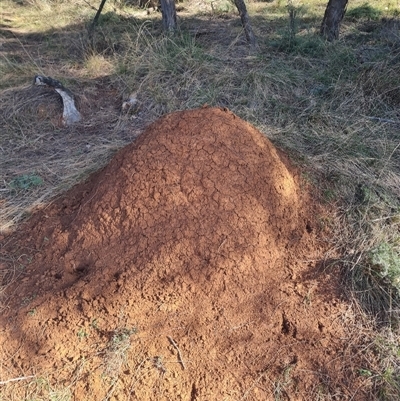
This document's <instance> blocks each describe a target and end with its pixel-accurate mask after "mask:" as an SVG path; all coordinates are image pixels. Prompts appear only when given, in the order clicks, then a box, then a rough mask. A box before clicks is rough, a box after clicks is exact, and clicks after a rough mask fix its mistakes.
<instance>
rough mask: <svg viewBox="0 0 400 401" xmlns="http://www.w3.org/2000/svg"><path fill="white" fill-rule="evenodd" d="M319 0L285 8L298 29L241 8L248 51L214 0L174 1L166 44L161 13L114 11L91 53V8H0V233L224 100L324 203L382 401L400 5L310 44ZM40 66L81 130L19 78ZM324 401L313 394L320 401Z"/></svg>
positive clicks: (397, 181)
mask: <svg viewBox="0 0 400 401" xmlns="http://www.w3.org/2000/svg"><path fill="white" fill-rule="evenodd" d="M325 3H326V1H317V0H310V1H304V2H302V3H301V4H300V2H297V3H296V2H293V4H294V7H296V9H297V14H296V20H295V21H293V22H294V24H289V18H288V14H287V9H286V2H285V1H274V2H266V3H250V4H249V9H250V11H251V14H252V16H253V19H252V21H253V24H254V29H255V32H256V34H257V36H258V41H259V45H260V49H259V51H258V52H257V53H252V52H250V51H249V49H248V47H247V44H246V43H245V38H244V35H243V33H242V30H241V27H240V21H239V20H238V18H237V16H236V15H235V14H234V13H233V9H232V8H231V7H229V6H228V5H226V4H225V3H224V2H222V1H218V2H213V8H211V3H208V2H194V1H192V2H189V3H183V7H184V11H182V12H180V14H179V15H180V26H181V32H179V33H178V34H177V35H176V36H175V37H165V36H163V35H162V33H161V30H160V29H161V25H160V16H159V14H157V13H155V14H151V15H147V13H146V12H145V11H143V10H138V9H134V8H129V7H127V6H124V5H123V4H122V2H115V3H111V2H110V3H109V4H108V5H107V6H106V9H105V10H104V12H103V16H102V18H101V19H100V24H99V26H98V28H97V30H96V34H95V38H94V43H93V47H91V46H89V44H88V42H87V34H86V29H85V27H86V25H87V24H88V22H89V21H90V18H92V17H93V15H94V10H93V9H92V8H90V7H89V6H88V3H87V2H85V1H83V0H82V1H78V0H74V1H73V2H57V1H44V0H32V1H21V4H22V5H19V4H18V3H16V2H11V1H5V2H2V4H1V5H0V14H1V15H2V17H3V20H4V27H3V28H1V31H0V41H1V45H2V47H1V48H0V88H1V89H2V91H1V92H0V126H1V131H0V152H1V158H0V196H1V199H0V205H1V214H0V230H1V231H2V232H9V231H11V230H13V229H15V228H16V227H17V224H18V223H19V222H21V221H22V220H23V219H24V218H25V217H26V216H27V215H29V213H31V212H32V210H34V209H35V208H36V207H44V206H45V205H46V204H48V202H50V201H51V199H52V198H53V197H55V196H57V195H59V194H61V193H62V192H63V191H65V190H66V189H67V188H69V187H71V186H72V185H74V184H75V183H77V182H80V181H81V180H83V179H84V178H85V177H86V176H87V175H88V174H89V173H90V172H92V171H94V170H97V169H99V168H101V167H102V166H104V165H105V164H106V163H107V162H108V160H109V159H110V157H111V156H112V155H113V154H114V152H115V151H116V150H118V149H119V148H121V147H123V146H124V145H126V144H127V143H129V142H131V141H132V140H134V139H135V138H136V136H137V135H139V134H140V132H141V131H142V130H143V128H144V127H145V126H146V125H147V124H148V123H150V122H152V121H154V120H155V119H156V118H157V117H159V116H161V115H163V114H165V113H168V112H172V111H174V110H181V109H188V108H194V107H199V106H201V105H203V104H205V103H207V104H209V105H217V106H223V107H228V108H229V109H231V110H232V111H233V112H235V113H236V114H238V115H239V116H240V117H242V118H244V119H246V120H247V121H250V122H251V123H253V124H254V125H255V126H257V127H258V128H259V129H260V130H261V131H263V132H264V133H265V134H266V135H267V136H268V137H270V138H271V139H272V141H273V142H274V143H275V144H276V145H278V146H279V147H281V148H284V149H285V150H286V152H287V153H289V154H290V155H291V157H292V159H293V160H294V161H295V162H296V163H297V164H299V165H301V166H302V168H303V171H304V174H305V175H307V177H308V179H309V180H311V181H312V182H313V183H314V184H315V186H316V187H317V188H318V190H319V192H320V194H321V198H322V199H323V200H324V201H325V202H326V203H331V204H334V205H335V206H336V210H337V211H338V212H337V215H336V216H332V220H331V222H330V223H329V224H331V225H332V226H333V227H335V233H336V235H335V237H334V238H332V249H335V252H336V251H337V250H339V251H340V253H341V255H343V257H342V258H341V260H340V261H336V263H341V264H342V266H344V269H345V271H346V273H347V277H348V280H347V284H348V285H349V287H351V288H352V290H353V294H356V295H357V299H358V302H360V301H361V303H360V305H363V307H364V309H363V310H362V311H361V310H360V313H368V314H369V316H370V318H371V316H372V317H373V318H374V319H375V321H376V322H377V323H379V324H380V325H381V326H382V325H383V326H384V327H385V328H384V329H378V328H376V327H375V328H366V326H365V324H366V323H365V322H363V325H362V326H360V330H361V331H362V330H365V332H368V335H367V334H366V335H365V336H366V338H371V332H372V333H375V335H376V339H375V340H373V341H372V342H371V341H370V342H369V343H368V344H366V345H365V347H366V349H368V350H370V349H372V348H373V349H374V350H375V351H376V352H377V353H378V354H379V355H380V356H381V358H377V360H373V361H372V360H371V361H366V366H367V365H368V363H369V365H368V366H374V367H375V368H374V369H375V371H372V370H371V369H372V368H368V367H365V368H363V369H365V372H364V371H363V374H365V375H366V377H367V378H368V380H370V381H372V382H373V383H374V386H375V389H376V394H378V395H380V396H381V395H382V399H388V400H395V399H398V397H399V394H400V389H399V387H400V383H399V380H398V377H399V371H400V366H399V364H400V363H399V349H400V346H399V344H398V341H397V340H396V339H395V333H397V332H398V322H399V311H400V302H399V298H400V294H399V287H396V280H397V279H398V278H399V277H400V266H394V265H392V264H393V263H392V262H391V261H392V260H395V262H394V263H396V259H393V257H392V256H393V255H399V251H400V130H399V127H400V115H399V112H398V106H399V104H400V81H399V78H398V77H399V76H400V75H399V73H400V51H399V49H400V37H399V35H398V28H399V22H398V20H396V19H393V17H394V16H396V15H398V13H399V11H400V10H399V8H398V4H397V1H386V2H384V3H385V5H383V4H381V3H382V2H379V1H370V2H369V4H370V5H371V7H372V8H373V9H372V11H371V12H372V14H370V15H367V16H365V15H364V14H362V13H364V12H365V10H364V9H362V10H360V7H361V6H362V4H363V2H362V1H353V2H352V3H351V5H350V7H349V11H352V13H351V14H350V15H351V18H348V19H345V21H344V24H343V27H342V39H341V41H339V42H338V43H332V44H328V43H324V42H323V41H321V40H320V38H318V37H317V36H316V35H315V31H316V29H317V28H318V26H319V23H320V20H321V18H322V13H323V11H324V6H325ZM385 7H387V8H385ZM367 11H368V10H367ZM54 13H57V15H59V16H61V17H60V18H57V19H55V18H51V16H52V15H54ZM374 15H378V16H379V18H378V19H376V18H375V17H373V16H374ZM371 16H372V17H371ZM382 17H385V18H386V20H381V19H380V18H382ZM290 27H291V28H290ZM293 27H294V28H293ZM293 29H294V31H293ZM291 30H292V31H291ZM60 44H61V45H60ZM37 73H40V74H43V75H49V76H53V77H54V78H57V79H59V80H61V81H62V82H63V83H65V85H66V86H67V87H68V88H69V89H71V90H72V91H73V92H74V93H75V94H76V95H77V96H78V101H79V107H80V110H81V112H82V114H83V116H84V119H83V121H82V123H80V124H78V125H76V126H74V127H70V128H65V127H62V126H61V124H60V113H61V103H60V101H59V99H58V97H57V95H56V94H55V93H53V92H48V91H46V90H41V89H40V88H37V87H32V85H31V82H32V79H33V76H34V75H35V74H37ZM132 92H135V93H137V96H138V100H139V104H140V106H139V109H138V110H137V111H135V112H134V113H133V114H123V113H121V104H122V100H123V99H124V98H125V97H127V96H128V95H129V94H130V93H132ZM382 244H387V245H388V247H386V248H382V246H381V245H382ZM377 252H378V253H379V252H381V253H382V255H383V256H382V255H381V256H382V257H381V259H380V260H381V261H382V262H380V263H376V259H373V255H376V253H377ZM385 253H386V254H385ZM374 260H375V262H373V261H374ZM18 265H19V263H18V261H16V262H15V266H16V267H15V270H14V271H12V272H9V271H2V275H3V276H4V277H3V279H4V278H6V280H3V282H7V281H9V280H10V279H11V278H12V277H15V275H16V274H18ZM385 269H386V270H387V271H389V270H390V271H391V272H392V273H390V274H386V275H385V274H384V272H385V271H386V270H385ZM0 295H1V293H0ZM379 324H378V326H379ZM373 330H376V331H373ZM375 351H374V352H375ZM360 369H361V368H360ZM368 372H369V373H368ZM316 394H317V393H316ZM324 397H325V398H318V399H330V398H329V395H327V394H326V395H324ZM316 399H317V398H316Z"/></svg>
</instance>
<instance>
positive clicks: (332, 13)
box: [320, 0, 348, 42]
mask: <svg viewBox="0 0 400 401" xmlns="http://www.w3.org/2000/svg"><path fill="white" fill-rule="evenodd" d="M347 3H348V0H329V2H328V5H327V6H326V10H325V15H324V19H323V20H322V24H321V29H320V34H321V35H322V36H323V37H324V38H325V39H327V40H329V42H332V41H333V40H337V39H339V29H340V24H341V22H342V19H343V17H344V14H345V12H346V8H347Z"/></svg>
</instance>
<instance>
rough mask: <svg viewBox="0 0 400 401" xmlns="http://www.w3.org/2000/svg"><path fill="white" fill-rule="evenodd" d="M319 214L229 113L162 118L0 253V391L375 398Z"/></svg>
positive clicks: (295, 177) (271, 153)
mask: <svg viewBox="0 0 400 401" xmlns="http://www.w3.org/2000/svg"><path fill="white" fill-rule="evenodd" d="M318 204H319V203H318V202H316V201H315V200H314V199H313V197H312V195H311V190H310V188H309V187H308V185H307V184H306V183H305V182H303V181H302V180H301V178H300V175H299V173H298V172H297V171H296V170H295V169H294V168H293V167H291V166H290V164H289V162H288V161H287V160H286V158H285V157H284V156H283V155H282V154H280V153H279V152H278V151H277V150H276V149H275V148H274V146H273V145H272V144H271V142H270V141H269V140H268V139H266V137H265V136H264V135H263V134H261V133H260V132H259V131H257V130H256V129H255V128H254V127H252V126H251V125H249V124H248V123H246V122H244V121H243V120H241V119H240V118H239V117H237V116H235V115H234V114H232V113H231V112H229V111H228V110H226V109H215V108H208V107H205V108H201V109H196V110H192V111H185V112H177V113H173V114H169V115H166V116H165V117H163V118H161V119H160V120H157V121H156V122H155V123H153V124H152V125H150V126H149V127H148V128H147V129H146V131H145V132H144V133H143V134H142V135H140V136H139V138H138V139H137V140H136V141H135V142H133V143H132V144H130V145H128V146H126V147H124V148H123V149H122V150H120V151H119V152H118V153H117V154H116V155H115V156H114V158H113V159H112V160H111V162H110V163H109V164H108V165H107V166H106V167H105V168H103V169H102V170H100V171H98V172H96V173H94V174H93V175H91V176H90V177H89V179H87V180H86V181H85V182H83V183H81V184H79V185H77V186H75V187H74V188H72V189H71V190H69V191H68V192H67V193H65V194H64V195H63V196H61V197H59V198H58V199H56V200H55V201H53V202H52V203H51V204H50V205H48V206H46V207H45V208H43V209H42V210H39V211H37V212H36V213H35V214H34V215H33V216H32V217H31V218H30V219H29V220H28V221H26V222H25V223H23V225H22V226H21V227H20V228H19V229H18V230H17V232H15V233H13V234H11V235H9V236H5V237H3V238H2V242H3V248H2V251H3V252H4V253H6V254H7V255H8V258H9V255H13V257H12V260H13V269H10V267H9V265H11V261H10V259H6V258H4V259H3V261H4V266H5V267H6V268H7V269H8V271H11V270H12V271H13V272H14V274H16V275H18V277H15V278H14V279H13V280H12V281H11V284H9V286H8V287H7V289H6V292H5V293H4V294H3V300H4V301H5V302H6V304H5V309H4V310H3V312H2V315H1V326H0V327H1V329H0V330H1V331H0V344H1V348H2V350H3V356H4V357H3V361H2V366H1V375H2V378H4V380H5V379H8V378H13V377H19V376H22V375H23V376H28V375H33V376H35V378H38V377H46V380H47V383H50V384H51V386H52V388H53V389H54V391H56V390H57V391H60V389H67V390H68V391H69V393H70V395H71V398H72V399H74V400H103V399H112V400H191V401H195V400H197V401H198V400H245V399H246V400H272V399H286V400H309V399H310V400H311V399H313V400H316V399H328V398H326V397H333V395H335V397H336V398H329V399H340V400H346V399H352V400H367V399H369V396H368V387H367V386H363V382H362V380H363V379H362V377H360V376H358V374H357V369H358V368H360V367H362V366H363V365H362V363H363V360H362V355H361V351H360V349H361V346H360V343H359V342H356V341H355V340H354V321H355V320H356V319H355V317H354V314H353V311H352V308H351V306H350V305H349V304H348V302H347V301H346V298H345V296H344V294H343V292H342V288H341V285H340V276H339V273H338V272H336V271H335V270H334V269H332V268H330V269H329V271H323V269H322V267H323V266H324V255H325V251H326V247H327V245H326V242H325V239H326V238H327V237H328V236H329V230H328V229H327V228H326V227H325V226H324V224H323V221H324V217H325V213H326V212H325V211H324V210H323V208H322V207H321V206H318ZM5 280H7V281H10V277H6V278H5ZM28 380H30V379H28ZM9 391H13V392H14V394H15V395H16V397H18V394H22V393H21V392H22V391H26V386H25V387H22V386H20V382H15V383H10V384H9ZM324 397H325V398H324ZM21 399H23V398H22V395H21Z"/></svg>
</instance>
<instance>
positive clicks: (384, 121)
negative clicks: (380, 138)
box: [366, 116, 400, 124]
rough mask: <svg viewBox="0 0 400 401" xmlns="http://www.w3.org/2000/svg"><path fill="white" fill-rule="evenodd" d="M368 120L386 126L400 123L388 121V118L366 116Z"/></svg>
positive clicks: (399, 122)
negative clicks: (385, 124) (386, 124)
mask: <svg viewBox="0 0 400 401" xmlns="http://www.w3.org/2000/svg"><path fill="white" fill-rule="evenodd" d="M366 117H367V118H368V119H369V120H372V121H379V122H380V123H388V124H400V121H397V120H390V119H388V118H381V117H372V116H366Z"/></svg>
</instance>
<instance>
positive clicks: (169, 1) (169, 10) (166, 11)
mask: <svg viewBox="0 0 400 401" xmlns="http://www.w3.org/2000/svg"><path fill="white" fill-rule="evenodd" d="M161 13H162V22H163V29H164V31H165V32H174V31H176V29H177V23H176V8H175V0H161Z"/></svg>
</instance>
